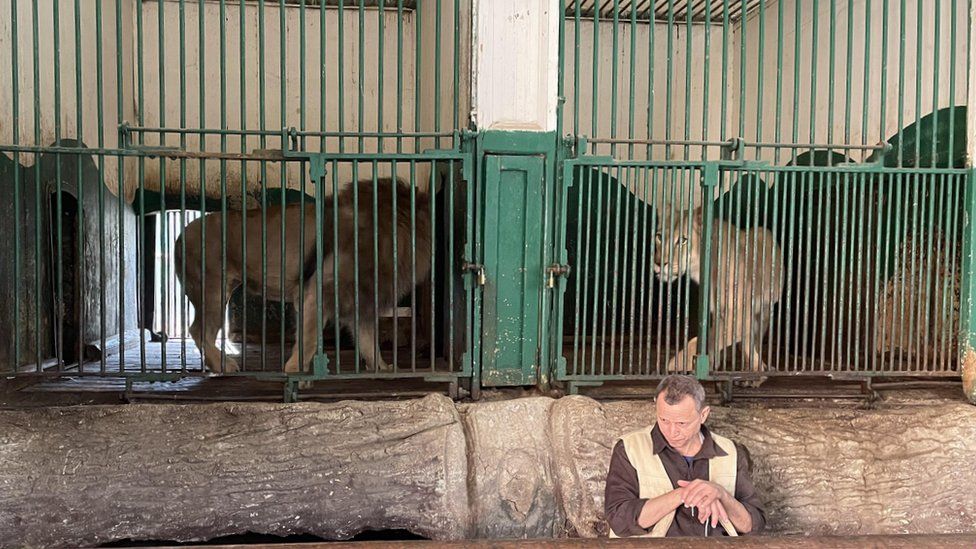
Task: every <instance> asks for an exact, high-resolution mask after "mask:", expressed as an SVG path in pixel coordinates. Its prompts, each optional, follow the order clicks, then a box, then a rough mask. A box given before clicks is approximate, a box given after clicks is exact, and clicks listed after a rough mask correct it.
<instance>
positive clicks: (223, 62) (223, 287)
mask: <svg viewBox="0 0 976 549" xmlns="http://www.w3.org/2000/svg"><path fill="white" fill-rule="evenodd" d="M262 1H263V0H262ZM262 7H263V6H262ZM226 21H227V2H226V0H220V127H221V129H226V128H227V25H226ZM263 74H264V71H262V75H263ZM263 87H264V86H262V88H263ZM220 152H222V153H223V152H227V136H226V135H221V136H220ZM229 298H230V296H229V295H227V161H226V160H224V159H221V160H220V302H221V303H222V304H226V303H227V301H228V299H229ZM221 316H223V308H221ZM220 343H221V345H220V371H221V372H222V373H223V372H226V371H227V333H226V332H224V333H223V334H222V337H221V342H220Z"/></svg>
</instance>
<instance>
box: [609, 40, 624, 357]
mask: <svg viewBox="0 0 976 549" xmlns="http://www.w3.org/2000/svg"><path fill="white" fill-rule="evenodd" d="M614 51H617V50H616V48H614ZM616 174H617V175H616V180H617V183H616V184H615V185H614V187H615V190H616V198H615V199H614V214H615V215H614V217H613V288H612V290H611V292H612V293H611V294H610V371H611V372H616V371H617V370H616V369H615V368H614V349H615V343H616V332H617V295H618V292H617V289H618V288H619V287H620V286H618V282H619V281H620V277H621V273H620V253H621V249H620V217H621V216H620V214H621V212H620V203H621V201H622V200H623V193H624V192H625V189H622V188H621V187H622V186H623V185H622V184H621V181H622V179H621V177H620V176H621V171H620V167H619V166H618V167H617V172H616ZM608 194H609V193H608ZM625 215H626V214H625ZM626 227H627V226H626V222H625V225H624V228H625V229H626ZM609 230H610V228H609V227H607V231H608V232H609ZM609 244H610V242H609V240H608V242H607V245H608V248H609ZM608 269H609V265H608ZM608 274H609V270H608ZM624 286H626V280H624ZM604 295H606V294H604ZM621 323H622V322H621Z"/></svg>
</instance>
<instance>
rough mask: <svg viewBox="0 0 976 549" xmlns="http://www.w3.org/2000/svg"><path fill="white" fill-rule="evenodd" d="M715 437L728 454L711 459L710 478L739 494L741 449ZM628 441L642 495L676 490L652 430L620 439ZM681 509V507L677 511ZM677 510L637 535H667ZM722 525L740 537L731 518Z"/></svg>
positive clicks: (732, 534) (628, 453)
mask: <svg viewBox="0 0 976 549" xmlns="http://www.w3.org/2000/svg"><path fill="white" fill-rule="evenodd" d="M711 435H712V440H714V441H715V444H717V445H718V447H719V448H721V449H722V450H725V453H726V454H727V455H724V456H715V457H714V458H712V459H710V460H708V479H709V480H710V481H712V482H714V483H716V484H718V485H720V486H722V487H723V488H725V489H726V490H728V492H729V493H730V494H733V495H735V472H736V462H737V452H736V449H735V444H733V443H732V441H731V440H729V439H727V438H725V437H721V436H718V435H716V434H715V433H712V434H711ZM620 440H622V441H623V443H624V450H626V451H627V457H628V459H629V460H630V463H631V465H633V466H634V469H637V482H638V483H639V484H640V497H641V498H644V499H652V498H656V497H658V496H661V495H664V494H666V493H668V492H670V491H671V490H674V485H672V484H671V478H670V477H668V473H667V471H665V470H664V464H663V463H662V462H661V457H660V456H658V455H657V454H655V453H654V442H653V439H652V438H651V429H650V428H649V427H648V428H644V429H642V430H640V431H634V432H632V433H628V434H626V435H624V436H622V437H621V438H620ZM675 512H677V510H675ZM674 515H675V513H668V514H667V515H665V516H664V517H663V518H661V520H659V521H658V522H657V524H655V525H654V527H653V528H652V529H651V532H650V533H649V534H645V535H642V536H634V537H643V538H663V537H664V536H665V535H667V533H668V529H669V528H671V524H672V523H673V522H674ZM722 527H723V528H725V532H726V533H727V534H728V535H730V536H737V535H738V533H737V532H736V531H735V527H734V526H732V522H731V521H729V520H723V521H722ZM610 537H611V538H616V537H618V536H617V534H616V533H615V532H614V531H613V529H612V528H611V529H610Z"/></svg>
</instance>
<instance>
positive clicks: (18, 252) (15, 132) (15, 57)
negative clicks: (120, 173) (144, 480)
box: [10, 0, 104, 372]
mask: <svg viewBox="0 0 976 549" xmlns="http://www.w3.org/2000/svg"><path fill="white" fill-rule="evenodd" d="M17 9H18V6H17V0H11V2H10V82H11V83H12V86H11V90H10V92H11V106H12V108H13V112H12V113H11V128H10V129H11V133H12V137H13V143H14V145H19V144H20V74H19V72H18V71H19V66H18V63H19V55H20V54H19V52H18V47H19V44H20V36H19V34H18V32H17V17H18V13H17ZM99 60H101V58H99ZM99 67H101V65H99ZM35 124H36V121H35ZM22 204H23V202H21V198H20V154H19V153H14V204H13V208H14V296H15V297H14V302H15V303H14V324H13V329H14V363H13V364H12V366H11V371H13V372H16V371H18V370H19V369H20V353H21V349H20V334H21V331H22V329H21V325H20V309H21V303H20V300H21V298H22V297H23V296H25V295H27V294H25V293H24V292H22V291H21V289H20V283H21V276H22V275H21V272H20V270H21V264H22V262H23V258H22V257H21V256H22V253H23V249H22V246H23V245H22V244H21V241H20V209H21V205H22ZM99 219H101V218H99ZM35 238H37V235H35ZM103 249H104V248H103ZM103 287H104V286H103ZM102 310H104V308H103V309H102ZM35 316H40V315H38V314H36V313H35ZM103 317H104V315H103ZM102 333H103V334H104V330H102ZM102 347H103V348H104V345H103V346H102ZM37 362H38V364H40V360H38V361H37Z"/></svg>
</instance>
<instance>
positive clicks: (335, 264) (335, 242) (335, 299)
mask: <svg viewBox="0 0 976 549" xmlns="http://www.w3.org/2000/svg"><path fill="white" fill-rule="evenodd" d="M340 3H341V0H340ZM353 181H354V182H355V181H356V180H355V179H354V180H353ZM320 190H321V191H322V192H319V193H317V195H318V196H322V197H323V198H322V200H324V199H325V187H324V185H323V186H322V188H321V189H320ZM338 197H339V163H338V162H336V161H333V162H332V200H333V201H334V202H333V205H332V249H333V250H338V249H339V207H340V204H339V199H338ZM324 226H325V218H324V216H320V217H319V221H318V224H317V226H316V235H315V241H316V243H317V245H318V247H319V250H322V248H323V245H324V243H323V242H322V241H324V238H323V237H320V236H319V235H320V234H321V235H324V231H323V227H324ZM358 244H359V241H358V240H357V241H356V245H357V246H356V247H357V248H358ZM323 253H324V252H323V251H320V252H319V258H318V261H319V264H320V265H321V263H322V261H323V258H322V254H323ZM321 271H322V269H321V268H319V280H318V284H319V285H318V294H319V301H318V314H317V315H316V317H317V318H319V319H322V318H323V317H324V316H325V315H324V314H323V312H324V311H323V304H324V301H322V292H323V289H322V274H321ZM337 280H339V254H336V253H333V254H332V287H333V290H332V315H333V322H332V324H333V335H334V337H335V357H336V363H335V371H336V373H337V374H338V373H339V372H341V371H342V359H341V353H339V343H340V340H339V335H340V331H341V329H342V327H341V325H340V324H339V312H340V310H339V292H338V286H336V281H337ZM358 288H359V286H358V281H357V286H356V289H357V295H358ZM357 310H358V308H357ZM318 323H319V326H318V334H319V348H318V353H319V355H321V354H322V353H323V352H325V351H324V349H323V346H324V342H323V335H322V334H323V327H322V325H323V324H324V323H325V320H319V321H318ZM358 347H359V346H358V345H357V349H358ZM354 365H355V367H356V368H359V362H358V360H357V361H356V362H355V364H354Z"/></svg>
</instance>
